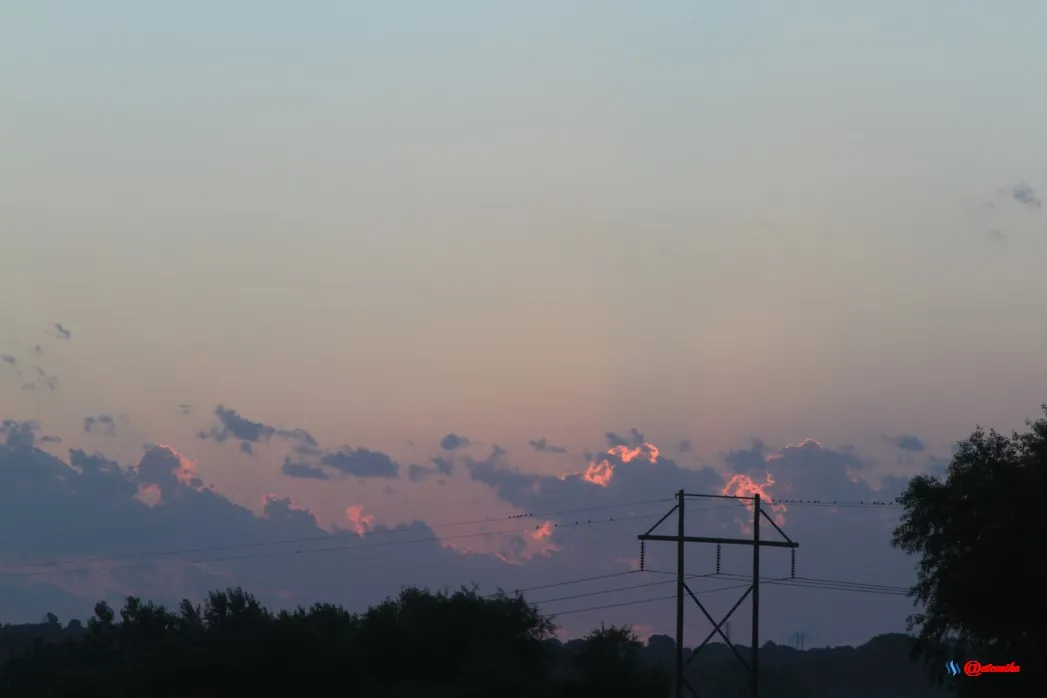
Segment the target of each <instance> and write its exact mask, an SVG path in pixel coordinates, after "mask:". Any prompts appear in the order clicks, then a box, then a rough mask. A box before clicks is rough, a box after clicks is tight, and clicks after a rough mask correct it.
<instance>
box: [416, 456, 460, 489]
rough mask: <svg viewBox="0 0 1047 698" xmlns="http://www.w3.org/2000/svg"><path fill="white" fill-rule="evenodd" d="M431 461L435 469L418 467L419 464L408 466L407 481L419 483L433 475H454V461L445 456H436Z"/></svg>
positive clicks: (423, 466)
mask: <svg viewBox="0 0 1047 698" xmlns="http://www.w3.org/2000/svg"><path fill="white" fill-rule="evenodd" d="M429 460H430V461H432V463H433V467H429V466H425V465H418V464H417V463H411V464H410V465H408V466H407V479H409V480H411V481H412V482H419V481H420V480H424V479H426V478H428V477H430V476H432V475H444V476H450V475H453V474H454V466H455V463H454V459H452V458H445V457H443V456H434V457H433V458H430V459H429ZM441 484H442V483H441Z"/></svg>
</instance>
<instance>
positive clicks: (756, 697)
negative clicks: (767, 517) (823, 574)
mask: <svg viewBox="0 0 1047 698" xmlns="http://www.w3.org/2000/svg"><path fill="white" fill-rule="evenodd" d="M761 511H762V510H761V509H760V495H759V494H755V495H753V656H752V660H753V671H752V682H753V698H760V512H761Z"/></svg>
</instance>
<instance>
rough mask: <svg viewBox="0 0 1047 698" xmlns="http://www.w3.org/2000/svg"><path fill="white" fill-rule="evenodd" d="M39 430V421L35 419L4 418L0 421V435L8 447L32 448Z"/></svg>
mask: <svg viewBox="0 0 1047 698" xmlns="http://www.w3.org/2000/svg"><path fill="white" fill-rule="evenodd" d="M39 432H40V422H37V421H35V420H24V421H19V420H15V419H5V420H4V421H2V422H0V436H2V437H4V445H6V446H7V447H8V448H13V449H22V450H24V449H31V448H33V446H35V445H36V440H37V434H38V433H39Z"/></svg>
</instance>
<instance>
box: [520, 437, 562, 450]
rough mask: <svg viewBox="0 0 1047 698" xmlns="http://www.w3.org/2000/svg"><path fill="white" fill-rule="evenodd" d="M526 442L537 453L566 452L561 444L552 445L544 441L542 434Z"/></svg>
mask: <svg viewBox="0 0 1047 698" xmlns="http://www.w3.org/2000/svg"><path fill="white" fill-rule="evenodd" d="M528 443H529V444H530V445H531V448H533V449H534V450H535V451H537V452H538V453H567V449H566V448H564V447H563V446H554V445H553V444H551V443H549V442H548V441H546V440H545V437H544V436H543V437H542V438H540V439H536V440H534V441H528Z"/></svg>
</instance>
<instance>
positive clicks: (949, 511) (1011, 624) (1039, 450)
mask: <svg viewBox="0 0 1047 698" xmlns="http://www.w3.org/2000/svg"><path fill="white" fill-rule="evenodd" d="M1043 410H1044V415H1045V418H1041V419H1039V420H1038V421H1035V422H1033V421H1029V422H1027V425H1028V426H1029V427H1030V429H1029V431H1027V432H1024V433H1018V432H1014V433H1013V434H1012V435H1011V436H1009V437H1007V436H1003V435H1001V434H999V433H997V432H996V431H989V432H988V433H986V432H985V431H984V430H983V429H982V428H981V427H978V428H976V429H975V431H974V432H973V433H972V434H971V436H970V438H968V439H967V440H966V441H964V442H961V443H960V444H958V446H957V449H956V452H955V455H954V456H953V459H952V462H951V463H950V464H949V467H948V472H947V475H946V477H945V478H944V479H940V478H937V477H927V476H919V477H915V478H913V479H912V480H911V481H910V483H909V486H908V488H907V489H906V491H905V492H904V493H903V494H902V496H901V497H899V499H898V502H899V503H900V504H902V505H903V506H904V515H903V517H902V521H901V524H900V525H899V526H898V528H897V529H895V532H894V539H893V544H894V545H895V546H896V547H899V548H901V549H902V550H904V551H905V552H907V553H909V554H912V555H919V556H920V562H919V565H918V568H917V570H918V577H917V583H916V585H915V586H914V587H913V589H912V596H913V599H914V602H915V603H917V604H920V605H921V606H923V608H924V610H923V612H921V613H918V614H915V615H913V616H912V617H911V618H910V630H914V631H916V634H917V637H918V639H919V641H920V643H919V644H918V645H917V651H918V652H920V653H921V654H922V655H923V656H924V657H925V658H928V659H929V660H931V661H932V662H933V663H932V664H931V666H932V667H934V668H935V671H936V673H938V670H939V669H940V664H939V663H940V662H943V661H944V659H945V657H946V656H947V655H949V654H950V653H951V651H950V650H949V648H950V646H954V645H955V644H956V643H957V642H959V643H962V644H963V645H966V646H969V647H970V648H972V649H971V650H969V651H971V652H973V653H974V654H976V655H977V656H978V658H979V661H982V662H993V663H1003V664H1006V663H1009V662H1012V661H1013V662H1016V663H1017V664H1019V665H1020V666H1022V667H1023V670H1024V671H1025V672H1028V671H1030V670H1031V669H1032V668H1033V667H1034V666H1035V665H1036V664H1037V663H1038V662H1039V661H1040V658H1041V657H1042V648H1043V629H1044V628H1045V627H1047V613H1045V604H1044V596H1043V591H1042V590H1043V589H1044V587H1045V583H1044V582H1045V573H1044V568H1043V566H1042V562H1041V560H1040V559H1039V557H1040V555H1039V553H1040V552H1041V551H1042V550H1043V548H1042V541H1043V540H1044V534H1045V533H1047V526H1045V519H1044V517H1043V510H1042V509H1041V508H1040V507H1041V505H1042V502H1044V501H1045V499H1044V498H1045V495H1047V489H1045V479H1044V475H1045V471H1047V405H1044V406H1043ZM953 651H954V650H953ZM935 665H938V666H935ZM1027 675H1028V673H1026V674H1024V676H1027ZM1019 676H1022V675H1019ZM1019 676H1008V677H1000V676H998V677H991V678H989V679H982V680H980V681H973V682H966V685H967V686H968V687H973V686H975V685H977V686H980V687H982V688H985V689H988V687H989V684H990V682H991V683H992V684H993V685H994V689H993V690H995V691H1000V690H1001V682H1003V681H1006V682H1007V685H1008V686H1009V687H1010V689H1012V690H1013V689H1014V688H1015V687H1016V685H1017V683H1018V681H1020V680H1021V679H1019ZM1024 676H1022V678H1024ZM995 695H1014V694H1011V693H1000V692H997V693H996V694H995Z"/></svg>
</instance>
